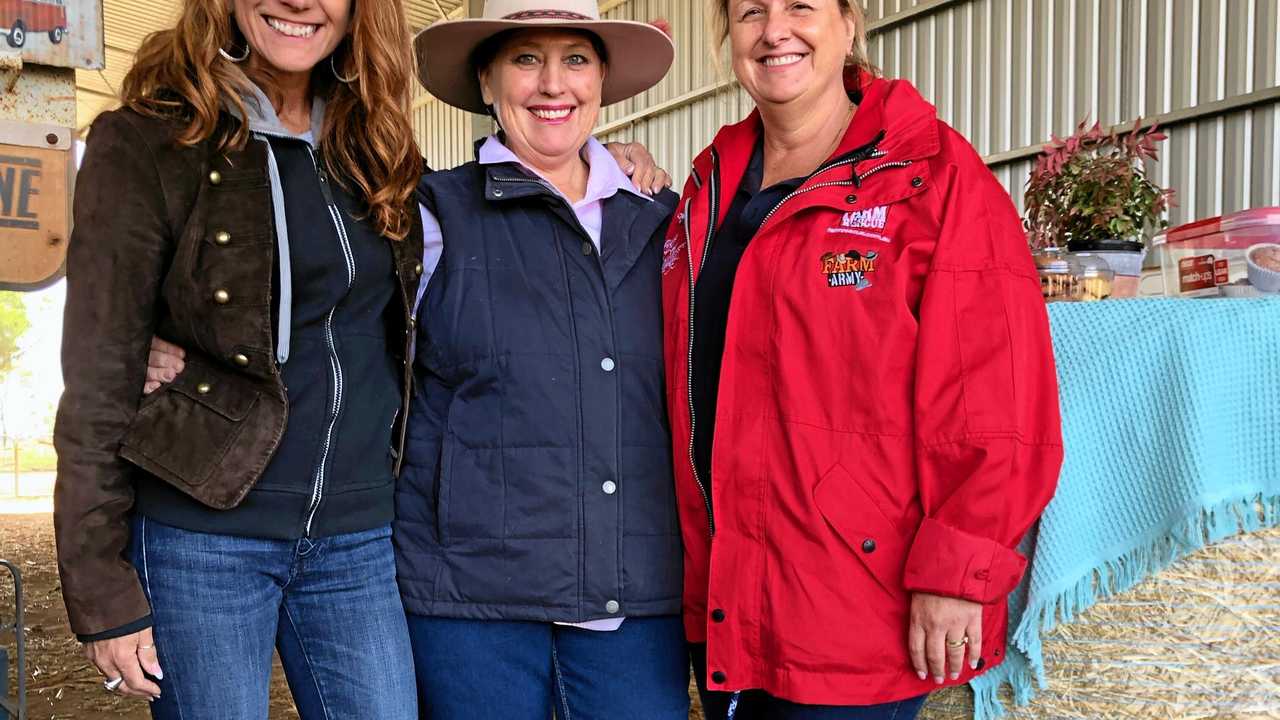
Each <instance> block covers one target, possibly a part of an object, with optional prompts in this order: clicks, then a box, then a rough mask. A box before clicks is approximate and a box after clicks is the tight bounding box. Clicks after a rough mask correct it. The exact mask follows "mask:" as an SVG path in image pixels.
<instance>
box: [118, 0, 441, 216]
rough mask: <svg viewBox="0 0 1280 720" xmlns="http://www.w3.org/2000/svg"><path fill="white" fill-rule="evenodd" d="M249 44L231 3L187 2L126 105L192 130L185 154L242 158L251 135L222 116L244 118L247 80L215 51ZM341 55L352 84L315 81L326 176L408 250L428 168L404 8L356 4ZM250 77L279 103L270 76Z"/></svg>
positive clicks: (126, 93) (148, 56) (141, 67)
mask: <svg viewBox="0 0 1280 720" xmlns="http://www.w3.org/2000/svg"><path fill="white" fill-rule="evenodd" d="M243 43H244V40H243V38H241V37H240V33H239V31H238V30H237V29H236V28H235V20H234V19H233V18H232V16H231V3H230V2H227V0H186V2H185V3H183V10H182V15H181V17H179V18H178V22H177V24H176V25H175V26H174V27H173V28H171V29H169V30H162V31H160V32H156V33H152V34H151V35H149V36H148V37H147V38H146V40H144V41H143V43H142V47H141V48H139V49H138V52H137V55H136V59H135V61H134V65H133V68H132V69H130V70H129V74H128V75H127V76H126V77H125V80H124V85H123V87H122V92H121V98H122V102H123V104H124V105H125V107H128V108H131V109H133V110H136V111H137V112H140V113H143V114H146V115H151V116H159V117H167V118H172V117H177V118H179V119H180V120H181V121H182V122H185V123H186V127H185V128H183V130H182V131H181V132H180V133H179V135H178V138H177V139H178V142H180V143H182V144H184V145H195V144H198V143H201V142H205V141H209V140H212V141H213V142H215V143H216V144H217V145H218V147H219V148H220V149H229V148H242V147H244V145H245V143H246V142H248V140H249V130H248V128H247V127H246V126H245V124H243V123H229V122H226V118H225V117H224V115H223V110H224V108H225V107H226V106H228V105H230V106H232V107H234V108H236V109H237V110H238V111H239V113H240V115H241V117H244V116H246V113H245V108H244V102H243V101H242V100H241V97H242V95H243V94H245V93H246V91H247V90H248V88H247V87H246V86H245V75H244V74H243V73H241V72H240V68H238V67H236V66H235V65H233V64H232V63H230V62H228V61H227V60H226V59H224V58H223V57H222V56H221V55H220V54H219V53H218V50H219V48H231V47H233V46H243ZM231 52H234V51H231ZM334 53H335V54H336V55H337V57H338V58H342V59H343V60H342V61H341V62H337V65H338V72H340V73H342V75H343V76H344V77H355V79H354V80H353V81H352V82H350V83H346V82H340V81H338V80H337V79H336V78H335V77H334V74H333V73H332V72H331V71H330V69H329V63H327V62H322V63H320V64H318V65H317V66H316V68H315V69H314V70H313V71H312V88H313V91H314V92H315V93H316V94H317V95H319V96H321V97H323V98H325V101H326V103H327V109H326V116H325V121H324V127H323V129H322V131H321V137H320V151H321V155H322V156H323V157H324V162H325V165H326V167H327V168H328V170H329V173H330V174H331V175H332V176H333V177H335V178H337V179H338V181H339V182H341V183H343V185H344V186H346V188H347V189H348V190H351V191H353V192H356V193H358V194H359V196H360V197H362V198H363V200H364V202H365V204H366V206H367V207H368V211H369V214H370V216H372V218H373V221H374V224H375V226H376V227H377V229H378V231H379V232H380V233H382V234H383V235H386V236H388V237H390V238H393V239H396V240H402V239H404V237H405V236H406V235H408V234H409V228H410V227H411V222H412V216H411V215H410V212H411V207H410V198H411V197H412V196H413V191H414V188H415V187H416V186H417V184H418V180H419V178H420V177H421V175H422V170H423V162H422V156H421V155H420V153H419V152H418V147H417V143H416V142H414V138H413V126H412V123H411V122H410V120H409V102H410V90H411V85H410V83H412V82H413V77H414V75H413V54H412V50H411V49H410V37H409V27H408V24H407V22H406V21H405V17H404V10H403V9H402V7H401V5H400V0H353V2H352V21H351V34H350V35H349V36H348V38H346V39H344V40H343V41H342V43H341V44H340V45H339V46H338V48H337V49H336V50H334ZM246 71H247V72H249V73H250V75H251V76H252V77H251V79H252V80H253V81H254V82H255V83H256V84H258V86H259V87H262V88H263V90H264V91H265V92H266V93H267V95H268V96H269V97H270V96H272V95H273V92H274V91H273V86H272V82H271V77H270V75H269V73H266V72H263V71H257V72H255V71H253V70H252V69H249V68H246Z"/></svg>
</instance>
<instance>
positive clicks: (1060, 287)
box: [1034, 247, 1078, 302]
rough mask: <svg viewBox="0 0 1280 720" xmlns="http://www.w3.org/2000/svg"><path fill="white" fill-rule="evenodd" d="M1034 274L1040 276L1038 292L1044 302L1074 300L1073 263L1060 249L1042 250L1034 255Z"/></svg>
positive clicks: (1074, 266) (1074, 280)
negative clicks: (1036, 273) (1042, 296)
mask: <svg viewBox="0 0 1280 720" xmlns="http://www.w3.org/2000/svg"><path fill="white" fill-rule="evenodd" d="M1034 257H1035V261H1036V272H1038V273H1039V274H1040V292H1041V293H1042V294H1043V295H1044V301H1045V302H1065V301H1073V300H1075V299H1076V295H1077V293H1078V290H1077V288H1076V284H1077V280H1076V274H1075V272H1074V271H1075V270H1078V268H1077V267H1076V265H1075V263H1074V262H1073V261H1072V260H1071V259H1070V257H1069V256H1068V255H1067V253H1065V252H1063V250H1062V248H1055V247H1050V248H1044V249H1042V250H1039V251H1037V252H1036V254H1035V256H1034Z"/></svg>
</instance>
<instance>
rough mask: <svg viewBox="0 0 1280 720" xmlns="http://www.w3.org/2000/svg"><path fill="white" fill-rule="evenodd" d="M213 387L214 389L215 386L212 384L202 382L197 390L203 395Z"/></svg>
mask: <svg viewBox="0 0 1280 720" xmlns="http://www.w3.org/2000/svg"><path fill="white" fill-rule="evenodd" d="M212 389H213V386H212V385H210V384H209V383H200V384H199V385H197V386H196V392H198V393H200V394H201V395H208V394H209V391H210V390H212Z"/></svg>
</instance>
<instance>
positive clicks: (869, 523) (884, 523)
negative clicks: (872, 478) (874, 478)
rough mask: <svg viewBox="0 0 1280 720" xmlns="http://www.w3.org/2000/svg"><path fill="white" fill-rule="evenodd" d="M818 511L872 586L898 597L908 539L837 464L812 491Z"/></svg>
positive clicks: (900, 590)
mask: <svg viewBox="0 0 1280 720" xmlns="http://www.w3.org/2000/svg"><path fill="white" fill-rule="evenodd" d="M813 499H814V502H815V503H816V504H817V506H818V511H819V512H820V513H822V517H823V518H824V519H825V520H826V521H827V524H829V525H830V526H831V527H832V529H833V530H835V533H836V535H838V536H839V537H840V539H841V540H843V541H844V543H845V544H846V545H848V546H849V549H850V550H852V552H853V554H854V555H856V556H857V558H858V560H859V561H861V562H862V564H863V566H865V567H866V569H867V570H868V571H869V572H870V573H871V575H872V577H874V578H875V579H876V582H877V583H879V584H880V586H881V587H883V588H884V589H885V590H887V591H888V592H889V593H890V594H891V595H894V596H901V595H903V594H904V593H905V590H903V587H902V571H903V567H904V565H905V564H906V558H907V551H908V550H909V549H910V547H909V546H910V538H907V537H905V536H904V535H903V533H902V531H901V530H899V529H898V526H897V525H895V524H894V523H893V521H892V520H890V519H889V518H888V517H886V516H885V514H884V512H882V511H881V510H880V508H879V506H878V505H876V502H875V500H874V499H873V498H872V497H871V496H870V495H868V494H867V492H866V491H865V490H863V489H862V487H861V486H859V485H858V482H857V481H856V480H854V478H853V476H851V475H850V474H849V472H848V471H847V470H845V468H844V466H843V465H840V464H839V463H837V464H836V465H835V466H834V467H832V468H831V469H830V470H828V471H827V474H826V475H824V476H823V477H822V479H821V480H819V481H818V485H817V487H815V488H814V490H813Z"/></svg>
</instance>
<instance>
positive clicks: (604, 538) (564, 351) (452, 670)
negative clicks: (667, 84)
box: [394, 0, 688, 720]
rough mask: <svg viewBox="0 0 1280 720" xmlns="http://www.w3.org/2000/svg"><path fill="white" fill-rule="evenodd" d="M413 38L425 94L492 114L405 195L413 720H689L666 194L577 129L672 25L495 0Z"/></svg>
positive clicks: (552, 1)
mask: <svg viewBox="0 0 1280 720" xmlns="http://www.w3.org/2000/svg"><path fill="white" fill-rule="evenodd" d="M415 47H416V50H417V53H418V58H419V75H420V78H421V80H422V82H423V84H424V85H425V86H426V88H427V90H429V91H430V92H431V93H432V94H433V95H435V96H436V97H438V98H440V99H442V100H444V101H445V102H448V103H450V104H452V105H454V106H456V107H459V108H463V109H465V110H470V111H472V112H476V113H488V114H489V115H491V116H492V117H493V118H494V119H495V120H496V121H497V124H498V126H499V127H500V128H501V130H500V131H499V132H498V133H497V134H496V135H494V136H491V137H489V138H488V139H486V140H485V141H484V142H483V143H482V144H481V145H480V147H479V150H478V155H477V159H476V161H475V162H471V163H468V164H466V165H464V166H462V167H459V168H456V169H454V170H450V171H446V172H437V173H434V174H431V175H428V176H426V177H425V178H424V179H423V181H422V183H421V184H420V185H419V188H418V193H419V201H420V202H421V203H422V205H423V206H424V208H425V209H426V223H425V225H426V231H425V238H426V247H427V250H426V262H425V263H424V264H425V266H426V275H427V276H428V277H429V280H428V282H427V283H426V285H425V288H424V297H423V299H422V304H421V307H420V312H419V317H420V322H421V327H420V329H419V340H418V347H417V359H416V367H415V379H416V382H417V387H418V393H417V396H416V397H415V399H414V402H413V407H412V411H411V416H410V434H409V442H408V446H407V449H406V463H407V465H406V469H405V473H404V475H403V476H402V478H401V482H400V485H399V487H398V489H397V493H396V521H395V532H394V542H395V546H396V556H397V561H398V577H399V581H400V588H401V593H402V596H403V598H404V603H405V608H406V610H407V612H408V614H409V633H410V639H411V641H412V644H413V651H414V656H415V660H416V665H417V673H418V682H419V693H420V704H421V707H422V712H423V717H425V718H430V719H431V720H455V719H456V720H463V719H465V720H483V719H484V718H495V719H498V718H501V719H503V720H509V719H513V718H514V719H520V720H523V719H527V720H545V718H547V717H548V716H549V715H550V713H551V712H552V709H553V708H554V710H555V712H556V714H557V715H558V716H559V717H561V718H564V719H565V720H569V719H570V718H610V719H611V720H625V719H627V718H635V719H636V720H640V719H642V718H643V720H665V719H671V720H675V719H676V718H680V720H684V718H686V717H687V713H688V696H687V682H688V657H687V655H686V649H685V645H684V636H683V630H682V628H681V624H680V619H679V615H678V613H679V610H680V586H681V570H680V558H681V551H680V537H679V528H678V521H677V517H676V508H675V498H674V487H673V484H672V475H671V473H672V468H671V450H670V447H671V446H670V438H669V434H668V431H667V424H666V414H665V408H664V395H663V392H664V390H663V357H662V336H661V332H662V317H661V299H660V295H661V291H660V283H659V278H660V272H659V268H660V265H661V258H662V234H663V232H664V231H665V229H666V227H667V224H668V222H669V219H670V217H671V214H672V211H673V209H674V207H675V200H676V198H675V195H674V194H673V193H671V192H669V191H665V192H662V193H659V194H658V195H656V196H654V197H649V196H647V195H645V194H644V193H641V192H638V191H637V190H636V188H635V186H634V185H633V184H632V183H631V182H630V181H629V180H628V179H627V178H626V176H625V175H623V174H621V173H620V172H619V170H618V167H617V165H616V164H615V163H614V162H613V161H612V160H611V159H610V156H609V154H608V153H607V152H606V151H605V150H604V149H603V148H602V146H601V145H600V144H599V142H597V141H596V140H595V139H594V138H592V136H591V132H592V129H593V128H594V126H595V123H596V119H597V117H598V115H599V112H600V108H601V107H602V106H603V105H608V104H610V103H615V102H618V101H621V100H624V99H626V98H629V97H631V96H633V95H636V94H637V93H640V92H643V91H644V90H646V89H648V88H649V87H652V86H653V85H654V84H656V83H657V82H658V81H659V80H661V79H662V77H663V76H664V75H665V74H666V71H667V69H668V67H669V66H670V64H671V61H672V58H673V55H674V50H673V47H672V44H671V41H670V39H669V38H668V37H667V36H666V35H664V34H663V33H662V32H661V31H660V30H658V29H657V28H655V27H653V26H650V25H646V24H642V23H633V22H617V21H602V20H600V19H599V10H598V7H597V4H596V2H595V0H489V2H487V3H486V6H485V12H484V17H483V18H482V19H474V20H459V21H454V22H446V23H441V24H438V25H435V26H433V27H431V28H428V29H427V30H424V31H423V32H422V33H420V34H419V36H418V37H417V38H416V41H415ZM459 68H466V70H465V71H460V70H459Z"/></svg>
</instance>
